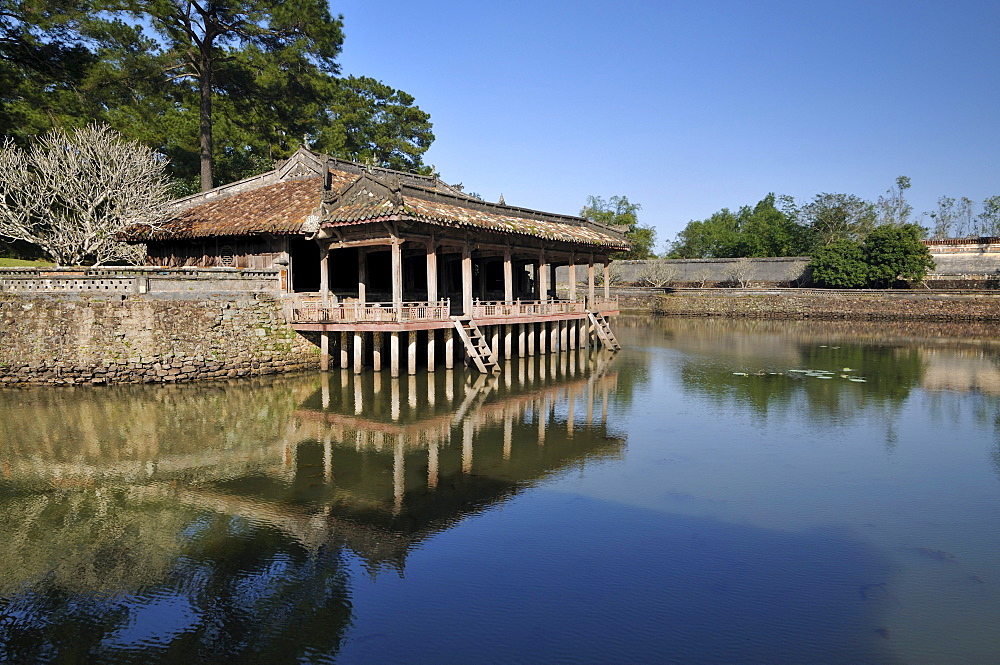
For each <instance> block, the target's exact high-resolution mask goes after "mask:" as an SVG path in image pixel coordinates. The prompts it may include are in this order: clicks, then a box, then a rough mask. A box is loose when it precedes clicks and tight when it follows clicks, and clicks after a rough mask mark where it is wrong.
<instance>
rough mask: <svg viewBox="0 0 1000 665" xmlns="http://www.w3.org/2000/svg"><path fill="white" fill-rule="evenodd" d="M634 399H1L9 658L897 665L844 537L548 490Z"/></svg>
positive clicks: (323, 378) (534, 368) (437, 388)
mask: <svg viewBox="0 0 1000 665" xmlns="http://www.w3.org/2000/svg"><path fill="white" fill-rule="evenodd" d="M641 379H642V377H641V376H640V375H636V374H633V373H629V374H626V375H620V374H619V370H618V369H617V365H616V363H615V361H614V359H613V358H612V357H609V356H606V355H603V354H594V355H588V354H584V353H579V354H562V355H560V356H549V357H539V358H534V359H531V361H530V362H521V363H515V364H513V365H511V366H508V367H506V368H505V371H504V373H503V374H502V375H500V376H499V377H494V378H489V379H487V378H485V377H479V376H478V375H469V374H466V373H464V372H461V371H456V372H437V373H434V374H426V373H423V374H418V375H417V376H415V377H406V378H403V379H401V380H399V381H392V380H389V379H387V378H385V377H380V376H378V375H373V374H371V373H367V374H363V375H361V376H355V375H353V374H349V373H346V372H344V373H340V372H334V373H331V374H327V375H309V376H301V377H285V378H275V379H270V380H261V381H252V382H243V383H232V384H215V385H200V386H199V385H188V386H170V387H163V386H145V387H143V386H136V387H119V388H106V389H101V390H96V391H83V390H51V389H49V390H46V389H26V390H18V391H0V411H2V412H3V413H4V414H5V418H4V419H3V421H2V423H0V462H2V481H0V532H2V534H3V539H2V540H0V660H3V661H10V662H54V663H69V662H109V663H112V662H113V663H118V662H121V663H132V662H135V663H139V662H141V663H147V662H164V663H174V662H184V663H193V662H267V663H282V662H300V661H306V662H323V661H328V662H333V661H337V660H340V661H343V662H468V661H472V660H475V661H482V662H518V661H520V662H678V663H697V662H768V663H782V662H789V663H792V662H794V663H799V662H817V663H824V662H829V663H842V662H868V663H891V662H893V660H892V658H891V655H890V653H889V648H890V647H891V640H890V639H888V636H887V635H886V634H885V633H884V632H879V631H880V630H882V629H881V628H880V626H879V625H878V622H877V615H878V609H879V605H880V604H881V603H885V602H891V599H889V598H886V597H885V596H884V594H883V593H882V592H881V591H880V590H881V589H883V588H884V583H885V580H886V577H887V576H888V574H889V573H888V568H887V566H886V564H885V563H884V562H882V561H881V560H880V559H879V558H878V557H877V556H876V555H875V554H874V553H873V552H872V551H870V550H868V549H866V547H864V546H863V545H861V544H859V543H857V542H855V541H854V540H852V539H851V537H850V536H849V535H848V534H845V533H840V532H836V531H814V532H806V533H786V532H780V531H773V530H768V529H762V528H757V527H753V526H747V525H734V524H728V523H725V522H720V521H716V520H712V519H706V518H700V517H687V516H679V515H672V514H665V513H659V512H655V511H647V510H643V509H636V508H633V507H625V506H624V505H620V504H617V503H614V502H601V501H598V500H595V499H588V498H581V497H576V496H567V495H565V494H562V493H555V492H547V491H545V490H544V485H545V483H546V482H548V481H549V480H551V479H553V478H555V477H558V476H560V475H565V474H566V473H567V472H569V471H579V472H581V473H582V472H583V471H584V469H585V468H587V467H588V466H589V465H595V464H598V465H599V464H603V463H606V462H608V461H614V460H619V459H621V458H622V457H623V456H624V454H625V450H626V440H625V436H624V428H623V426H622V425H621V424H616V423H614V422H610V421H609V406H608V405H609V402H614V401H620V400H621V399H623V395H624V396H628V395H631V394H633V393H632V389H633V388H634V384H635V383H636V382H638V381H640V380H641ZM626 384H627V385H626ZM612 413H613V412H612ZM7 414H11V416H10V417H9V418H8V417H6V416H7ZM529 489H533V491H531V492H526V490H529ZM501 507H502V508H503V510H499V508H501ZM415 561H416V562H417V563H415ZM355 562H357V563H358V564H360V569H359V568H358V566H357V565H355ZM358 570H362V571H364V572H365V573H367V574H366V575H360V576H359V575H357V574H356V572H357V571H358ZM385 573H389V574H388V575H386V574H385ZM391 580H399V583H398V584H390V583H389V582H390V581H391ZM376 591H377V592H379V593H395V594H397V595H398V596H399V597H398V598H395V599H394V600H393V602H390V603H387V604H385V605H383V606H381V607H380V608H379V611H378V612H377V613H375V614H369V613H360V612H359V610H358V608H359V606H360V607H368V606H369V604H370V603H372V602H375V601H374V600H373V599H374V597H375V596H376V595H378V594H377V593H376ZM363 594H370V595H363ZM371 635H376V636H377V637H376V638H374V639H368V636H371Z"/></svg>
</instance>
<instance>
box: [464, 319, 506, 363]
mask: <svg viewBox="0 0 1000 665" xmlns="http://www.w3.org/2000/svg"><path fill="white" fill-rule="evenodd" d="M452 320H453V321H454V322H455V329H456V330H457V331H458V336H459V337H460V338H461V339H462V343H464V344H465V350H466V353H467V354H468V356H469V358H470V359H472V362H473V364H475V366H476V368H477V369H478V370H479V371H480V372H482V373H483V374H493V373H495V372H499V371H500V363H498V362H497V359H496V357H495V356H494V355H493V349H491V348H490V345H489V344H487V343H486V340H485V338H484V336H483V333H482V331H480V330H479V326H478V325H476V322H475V321H473V320H472V319H470V318H463V317H457V316H456V317H452Z"/></svg>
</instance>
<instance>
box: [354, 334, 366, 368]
mask: <svg viewBox="0 0 1000 665" xmlns="http://www.w3.org/2000/svg"><path fill="white" fill-rule="evenodd" d="M362 334H363V333H361V332H360V331H356V332H355V333H354V373H355V374H361V359H362V358H361V354H362V352H363V350H364V348H365V347H364V337H362Z"/></svg>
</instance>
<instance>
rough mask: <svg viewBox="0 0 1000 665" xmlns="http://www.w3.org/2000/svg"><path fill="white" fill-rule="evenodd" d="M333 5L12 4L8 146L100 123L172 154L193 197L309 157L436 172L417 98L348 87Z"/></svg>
mask: <svg viewBox="0 0 1000 665" xmlns="http://www.w3.org/2000/svg"><path fill="white" fill-rule="evenodd" d="M343 41H344V31H343V17H342V16H337V15H332V14H331V13H330V9H329V6H328V4H327V3H326V2H325V1H324V0H282V1H281V2H277V1H275V0H213V2H210V3H201V2H192V1H185V0H0V134H2V135H3V136H4V137H7V138H8V139H9V140H11V141H13V142H14V143H15V144H16V145H18V146H20V147H22V148H28V147H29V145H30V144H31V142H32V141H33V140H35V139H36V138H38V137H41V136H43V135H46V134H47V133H49V132H51V131H52V130H60V131H69V130H73V129H78V128H82V127H85V126H87V125H90V124H93V123H97V124H99V125H107V126H109V127H110V128H111V129H113V130H115V131H117V132H118V133H120V134H121V135H122V136H123V137H124V138H125V139H127V140H130V141H136V142H138V143H139V144H142V145H143V146H146V147H148V148H150V149H152V150H155V151H156V152H158V153H160V154H162V155H164V156H165V157H166V158H167V159H168V160H169V161H168V164H167V167H166V169H167V175H168V176H169V177H170V179H171V181H172V194H173V195H174V196H181V195H185V194H189V193H194V192H196V191H199V190H201V191H204V190H206V189H210V188H211V187H212V186H213V185H218V184H224V183H227V182H232V181H235V180H240V179H242V178H246V177H249V176H252V175H256V174H258V173H262V172H264V171H267V170H270V169H271V168H273V165H274V162H275V160H279V159H284V158H287V157H288V156H289V155H290V154H291V153H292V152H294V151H295V150H296V149H297V148H298V147H299V146H300V145H302V144H307V145H309V146H311V147H312V148H314V149H316V150H317V151H320V152H324V153H326V154H330V155H333V156H336V157H342V158H345V159H351V160H354V161H359V162H364V163H369V164H373V165H377V166H384V167H388V168H394V169H400V170H410V171H417V172H421V173H430V171H431V170H432V169H431V167H429V166H428V165H426V164H424V162H423V155H424V153H425V152H426V150H427V149H428V147H430V145H431V142H432V141H433V140H434V134H433V132H432V131H431V122H430V116H429V114H428V113H426V112H425V111H423V110H421V109H420V108H419V107H418V106H416V104H415V99H414V98H413V97H412V96H411V95H409V94H407V93H406V92H403V91H401V90H397V89H395V88H393V87H391V86H390V85H388V84H386V83H383V82H382V81H378V80H376V79H373V78H369V77H364V76H342V75H341V71H340V67H339V64H338V63H337V57H338V56H339V55H340V53H341V50H342V47H343Z"/></svg>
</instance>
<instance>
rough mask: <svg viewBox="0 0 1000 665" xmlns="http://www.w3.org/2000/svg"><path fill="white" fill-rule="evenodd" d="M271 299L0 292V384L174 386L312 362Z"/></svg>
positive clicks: (314, 356) (310, 348) (315, 360)
mask: <svg viewBox="0 0 1000 665" xmlns="http://www.w3.org/2000/svg"><path fill="white" fill-rule="evenodd" d="M318 366H319V354H318V348H317V347H316V345H314V344H313V343H312V342H311V341H310V340H308V339H307V338H305V337H303V336H302V335H300V334H299V333H296V332H295V331H294V330H292V329H291V328H290V327H289V326H288V324H287V322H286V321H285V317H284V316H283V314H282V311H281V303H280V301H279V300H278V299H276V298H274V297H273V296H270V295H267V294H245V295H242V296H240V297H239V298H238V299H235V300H231V299H228V298H202V299H193V298H190V297H188V298H163V297H158V298H151V297H148V296H138V295H129V296H115V297H113V298H107V299H103V300H102V299H87V298H83V297H77V298H73V297H62V298H60V297H56V296H55V295H29V294H16V295H15V294H0V385H17V384H57V385H73V384H106V383H175V382H181V381H193V380H199V379H221V378H231V377H238V376H252V375H261V374H274V373H277V372H285V371H293V370H301V369H310V368H316V367H318Z"/></svg>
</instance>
